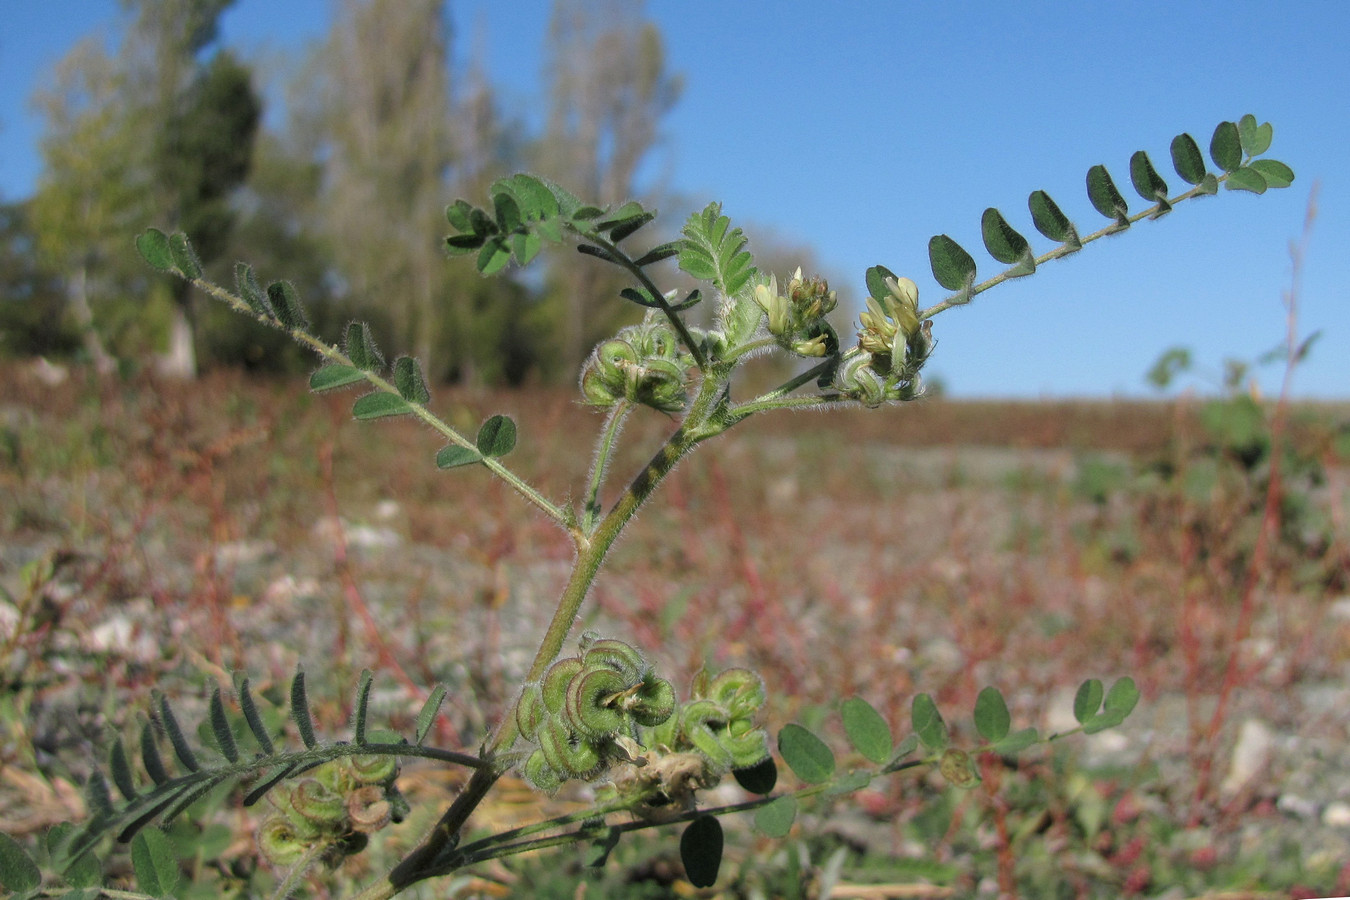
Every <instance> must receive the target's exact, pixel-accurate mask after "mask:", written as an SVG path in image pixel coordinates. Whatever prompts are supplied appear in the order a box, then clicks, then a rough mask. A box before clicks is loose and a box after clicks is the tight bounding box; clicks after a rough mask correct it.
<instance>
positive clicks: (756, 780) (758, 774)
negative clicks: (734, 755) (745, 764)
mask: <svg viewBox="0 0 1350 900" xmlns="http://www.w3.org/2000/svg"><path fill="white" fill-rule="evenodd" d="M731 774H732V776H733V777H734V778H735V779H736V783H737V784H739V785H740V786H741V787H743V788H745V789H746V790H747V791H749V792H750V793H752V794H761V795H762V794H768V793H772V792H773V789H774V786H775V785H776V784H778V763H776V762H774V761H773V757H772V756H766V757H764V760H763V762H759V763H756V764H755V765H753V766H751V767H750V768H748V769H732V771H731Z"/></svg>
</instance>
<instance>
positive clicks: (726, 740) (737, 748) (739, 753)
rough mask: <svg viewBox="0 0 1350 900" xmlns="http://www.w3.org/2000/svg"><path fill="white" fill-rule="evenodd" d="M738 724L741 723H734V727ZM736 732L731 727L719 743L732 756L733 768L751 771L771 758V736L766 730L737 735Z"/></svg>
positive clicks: (756, 729)
mask: <svg viewBox="0 0 1350 900" xmlns="http://www.w3.org/2000/svg"><path fill="white" fill-rule="evenodd" d="M738 724H740V722H733V723H732V725H733V726H735V725H738ZM735 730H736V729H734V728H730V727H729V728H728V729H727V730H726V731H725V732H723V733H722V735H721V740H720V741H718V743H720V744H721V745H722V747H723V748H724V749H725V750H726V751H727V753H729V754H731V768H733V769H749V768H751V767H753V766H757V765H759V764H760V763H762V762H764V760H766V759H768V758H769V736H768V735H767V734H765V733H764V729H762V728H754V729H751V730H749V731H746V732H745V733H744V734H736V733H734V732H735Z"/></svg>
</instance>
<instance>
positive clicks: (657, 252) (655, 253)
mask: <svg viewBox="0 0 1350 900" xmlns="http://www.w3.org/2000/svg"><path fill="white" fill-rule="evenodd" d="M679 255H680V242H679V241H670V242H669V243H665V244H657V245H656V246H655V247H653V248H652V249H650V250H648V251H647V252H646V253H644V254H642V255H641V256H639V257H638V258H637V259H635V260H633V264H634V265H637V266H650V265H651V264H652V263H656V262H660V261H661V260H663V259H670V258H671V257H672V256H679Z"/></svg>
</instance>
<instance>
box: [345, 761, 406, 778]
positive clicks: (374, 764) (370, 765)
mask: <svg viewBox="0 0 1350 900" xmlns="http://www.w3.org/2000/svg"><path fill="white" fill-rule="evenodd" d="M348 765H349V766H350V767H351V771H352V777H353V778H354V779H355V780H356V783H357V784H386V783H388V782H390V781H393V780H394V776H396V775H398V757H396V756H383V755H379V754H370V755H368V756H353V757H351V758H350V759H349V761H348Z"/></svg>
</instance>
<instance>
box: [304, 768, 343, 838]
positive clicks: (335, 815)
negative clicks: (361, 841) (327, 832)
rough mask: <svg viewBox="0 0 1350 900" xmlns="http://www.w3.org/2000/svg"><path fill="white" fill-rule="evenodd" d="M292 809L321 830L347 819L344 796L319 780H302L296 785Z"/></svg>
mask: <svg viewBox="0 0 1350 900" xmlns="http://www.w3.org/2000/svg"><path fill="white" fill-rule="evenodd" d="M291 808H292V809H294V810H295V811H296V812H297V813H299V814H300V815H301V816H303V817H304V818H305V819H306V820H307V821H309V822H311V823H313V824H314V825H315V826H317V827H319V828H325V827H331V826H336V825H338V824H340V823H341V822H342V821H343V820H344V819H345V818H346V817H347V807H346V803H345V802H344V799H343V796H342V795H341V794H338V793H336V792H334V791H332V790H329V788H328V786H327V785H325V784H324V783H323V782H321V781H319V780H318V779H317V778H302V779H300V780H299V781H297V782H296V783H295V785H294V786H293V787H292V788H291Z"/></svg>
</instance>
